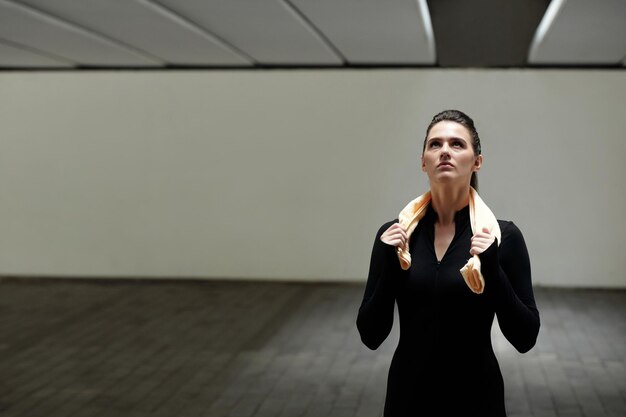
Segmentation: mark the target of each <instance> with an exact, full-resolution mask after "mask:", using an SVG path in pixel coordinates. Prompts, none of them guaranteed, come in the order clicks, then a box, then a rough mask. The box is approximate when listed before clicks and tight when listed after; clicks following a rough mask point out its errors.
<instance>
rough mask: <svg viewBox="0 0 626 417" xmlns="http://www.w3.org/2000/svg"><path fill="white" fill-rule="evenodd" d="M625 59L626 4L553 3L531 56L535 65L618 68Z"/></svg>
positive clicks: (618, 0)
mask: <svg viewBox="0 0 626 417" xmlns="http://www.w3.org/2000/svg"><path fill="white" fill-rule="evenodd" d="M625 56H626V1H624V0H594V1H589V0H567V1H563V0H553V1H552V3H551V4H550V6H549V8H548V11H547V12H546V14H545V15H544V18H543V20H542V22H541V24H540V25H539V27H538V29H537V32H536V33H535V37H534V39H533V44H532V46H531V50H530V53H529V62H530V63H533V64H569V65H580V64H582V65H585V64H587V65H619V64H620V63H623V59H624V57H625Z"/></svg>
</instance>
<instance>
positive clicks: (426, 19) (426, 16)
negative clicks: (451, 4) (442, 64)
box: [417, 0, 437, 64]
mask: <svg viewBox="0 0 626 417" xmlns="http://www.w3.org/2000/svg"><path fill="white" fill-rule="evenodd" d="M417 7H419V10H420V14H421V15H422V26H423V27H424V31H425V32H426V33H425V34H426V42H427V43H428V54H429V58H430V60H431V63H433V64H434V63H435V62H437V52H436V51H435V35H434V33H433V25H432V23H431V21H430V10H428V4H427V3H426V0H417Z"/></svg>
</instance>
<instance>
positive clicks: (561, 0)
mask: <svg viewBox="0 0 626 417" xmlns="http://www.w3.org/2000/svg"><path fill="white" fill-rule="evenodd" d="M566 1H567V0H552V1H551V2H550V4H549V5H548V8H547V9H546V13H545V14H544V15H543V18H542V19H541V22H540V23H539V26H537V30H536V31H535V36H534V37H533V41H532V42H531V44H530V51H529V52H528V62H529V63H533V62H534V61H535V60H536V59H537V55H538V53H539V52H538V50H539V47H540V46H541V44H542V43H543V40H544V38H545V37H546V35H547V34H548V31H549V30H550V27H551V26H552V24H553V23H554V21H555V20H556V17H557V15H558V14H559V12H560V11H561V10H562V9H563V6H564V5H565V2H566Z"/></svg>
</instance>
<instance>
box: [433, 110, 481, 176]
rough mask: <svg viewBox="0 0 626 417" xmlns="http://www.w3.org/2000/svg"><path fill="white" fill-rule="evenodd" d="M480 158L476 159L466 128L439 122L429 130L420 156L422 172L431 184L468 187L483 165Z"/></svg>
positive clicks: (450, 122) (452, 123)
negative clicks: (454, 184) (457, 184)
mask: <svg viewBox="0 0 626 417" xmlns="http://www.w3.org/2000/svg"><path fill="white" fill-rule="evenodd" d="M482 161H483V157H482V155H478V156H477V155H475V154H474V148H473V147H472V137H471V135H470V132H469V131H468V130H467V129H466V128H465V126H463V125H461V124H459V123H456V122H452V121H446V120H444V121H442V122H439V123H437V124H435V125H434V126H433V127H431V129H430V132H428V136H427V137H426V147H425V148H424V153H423V154H422V171H424V172H425V173H426V174H427V175H428V179H429V180H430V182H431V184H432V183H445V182H455V183H467V184H469V182H470V179H471V177H472V172H477V171H478V170H479V169H480V166H481V164H482Z"/></svg>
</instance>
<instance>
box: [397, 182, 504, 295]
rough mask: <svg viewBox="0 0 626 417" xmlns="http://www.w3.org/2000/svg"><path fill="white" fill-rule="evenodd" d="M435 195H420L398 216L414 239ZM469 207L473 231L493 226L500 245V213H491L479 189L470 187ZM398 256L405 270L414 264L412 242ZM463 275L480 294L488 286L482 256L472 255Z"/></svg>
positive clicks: (462, 271)
mask: <svg viewBox="0 0 626 417" xmlns="http://www.w3.org/2000/svg"><path fill="white" fill-rule="evenodd" d="M430 200H431V195H430V191H427V192H426V193H424V194H422V195H421V196H419V197H417V198H416V199H415V200H413V201H411V202H410V203H409V204H407V205H406V207H405V208H404V209H402V211H401V212H400V214H399V215H398V220H399V221H400V224H401V225H403V226H404V227H405V228H406V230H407V235H408V237H409V238H410V237H411V234H412V233H413V232H414V231H415V228H416V227H417V223H419V221H420V220H421V219H422V217H424V215H425V214H426V210H427V209H428V204H429V203H430ZM469 210H470V225H471V227H472V233H474V234H475V233H476V232H477V231H482V230H483V227H486V228H487V229H489V232H490V233H491V234H492V235H494V236H495V237H496V239H498V244H500V226H499V225H498V220H497V219H496V216H494V214H493V213H492V212H491V210H490V209H489V207H487V205H486V204H485V202H484V201H483V200H482V198H480V196H479V195H478V192H476V190H475V189H474V188H472V187H470V195H469ZM396 252H397V253H398V258H399V259H400V266H401V267H402V269H404V270H407V269H409V267H410V266H411V254H410V253H409V242H408V240H407V243H406V244H405V245H404V246H403V247H398V248H396ZM460 272H461V275H462V276H463V279H464V280H465V283H466V284H467V286H468V287H469V288H470V289H471V290H472V291H473V292H475V293H476V294H481V293H482V292H483V290H484V289H485V279H484V278H483V275H482V273H481V272H480V258H479V257H478V255H474V256H472V257H471V258H470V259H469V260H468V261H467V263H466V264H465V266H464V267H463V268H461V271H460Z"/></svg>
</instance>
